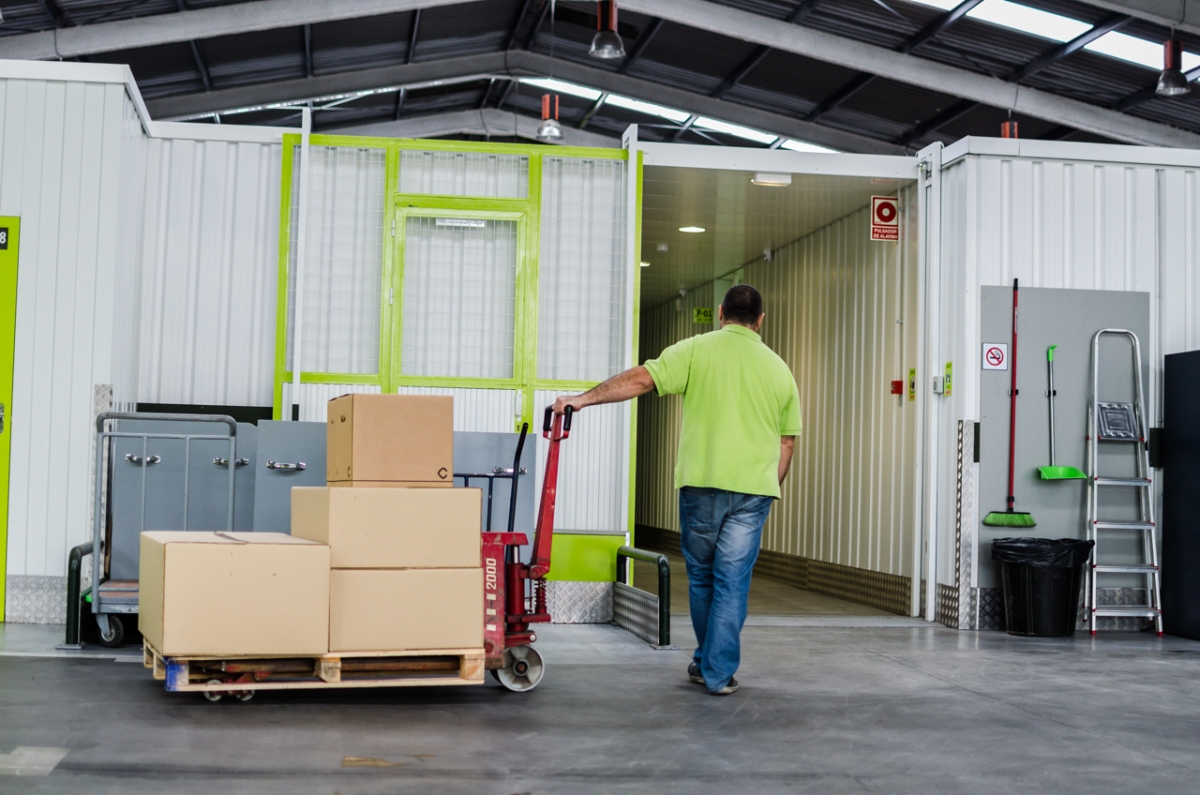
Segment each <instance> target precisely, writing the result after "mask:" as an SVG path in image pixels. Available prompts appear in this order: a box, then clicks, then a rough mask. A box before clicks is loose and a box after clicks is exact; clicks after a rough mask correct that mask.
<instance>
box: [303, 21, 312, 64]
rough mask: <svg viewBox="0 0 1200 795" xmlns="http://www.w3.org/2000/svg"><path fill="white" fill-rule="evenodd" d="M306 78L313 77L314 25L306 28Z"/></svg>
mask: <svg viewBox="0 0 1200 795" xmlns="http://www.w3.org/2000/svg"><path fill="white" fill-rule="evenodd" d="M304 76H305V77H312V76H313V57H312V25H305V26H304Z"/></svg>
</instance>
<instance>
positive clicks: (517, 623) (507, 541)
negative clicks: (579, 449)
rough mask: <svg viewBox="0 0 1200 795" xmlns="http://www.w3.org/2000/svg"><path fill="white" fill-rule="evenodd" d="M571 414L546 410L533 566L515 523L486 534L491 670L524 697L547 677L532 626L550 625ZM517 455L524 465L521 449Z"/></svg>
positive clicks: (485, 595) (486, 632) (487, 638)
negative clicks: (550, 578)
mask: <svg viewBox="0 0 1200 795" xmlns="http://www.w3.org/2000/svg"><path fill="white" fill-rule="evenodd" d="M571 414H572V409H571V408H570V407H569V406H568V407H567V410H566V413H565V414H561V415H558V414H555V413H554V410H553V408H551V407H549V406H547V407H546V417H545V421H544V422H543V423H542V436H543V437H544V438H546V439H548V440H549V442H550V449H549V450H548V451H547V454H546V476H545V478H544V479H543V480H542V499H541V504H540V506H539V507H538V514H537V525H536V527H535V528H534V532H533V550H532V552H531V553H530V558H529V563H522V562H521V559H520V549H521V547H523V546H524V545H526V544H528V543H529V539H528V537H527V536H526V534H525V533H515V532H511V521H510V532H506V533H490V532H488V533H484V534H483V585H484V589H483V602H484V604H483V607H484V633H483V638H484V641H483V645H484V651H485V653H486V658H485V659H486V663H485V664H486V667H487V668H488V670H490V671H491V672H492V676H493V677H494V678H495V679H496V681H498V682H499V683H500V684H502V685H504V686H505V687H506V688H508V689H509V690H513V691H516V692H518V693H520V692H525V691H527V690H532V689H533V688H535V687H537V686H538V683H539V682H541V681H542V675H543V674H544V673H545V665H544V664H543V662H542V655H540V654H538V652H537V650H536V649H535V648H533V646H532V644H533V642H534V641H536V640H537V633H535V632H534V631H533V629H532V628H531V626H530V625H531V624H545V623H549V621H550V613H549V611H548V610H547V609H546V580H545V577H546V574H548V573H549V571H550V550H551V543H552V541H553V536H554V501H555V496H556V494H557V490H558V444H559V442H561V441H562V440H563V439H566V438H567V437H568V436H569V435H570V433H571ZM522 441H523V440H522ZM517 455H518V461H519V460H520V459H519V456H520V452H519V448H518V453H517ZM513 486H514V488H515V486H516V480H515V479H514V480H513ZM527 583H529V584H530V586H529V587H527V585H526V584H527Z"/></svg>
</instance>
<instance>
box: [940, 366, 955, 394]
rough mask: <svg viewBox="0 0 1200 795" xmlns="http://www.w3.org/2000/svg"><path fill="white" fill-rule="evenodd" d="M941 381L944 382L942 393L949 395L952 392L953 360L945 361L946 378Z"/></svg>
mask: <svg viewBox="0 0 1200 795" xmlns="http://www.w3.org/2000/svg"><path fill="white" fill-rule="evenodd" d="M943 383H944V384H945V387H944V389H943V390H942V394H943V395H945V396H946V397H950V396H951V395H953V394H954V363H953V362H946V380H945V381H944V382H943Z"/></svg>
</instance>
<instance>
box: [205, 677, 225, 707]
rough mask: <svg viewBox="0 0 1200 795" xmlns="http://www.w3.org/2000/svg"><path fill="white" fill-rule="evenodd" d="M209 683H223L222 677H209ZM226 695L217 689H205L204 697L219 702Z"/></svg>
mask: <svg viewBox="0 0 1200 795" xmlns="http://www.w3.org/2000/svg"><path fill="white" fill-rule="evenodd" d="M207 684H210V685H219V684H223V682H222V681H221V680H220V679H209V680H208V682H207ZM224 695H225V694H224V693H219V692H217V691H216V690H205V691H204V697H205V698H206V699H208V700H209V701H211V702H213V703H214V704H215V703H217V702H218V701H220V700H221V699H222V698H223V697H224Z"/></svg>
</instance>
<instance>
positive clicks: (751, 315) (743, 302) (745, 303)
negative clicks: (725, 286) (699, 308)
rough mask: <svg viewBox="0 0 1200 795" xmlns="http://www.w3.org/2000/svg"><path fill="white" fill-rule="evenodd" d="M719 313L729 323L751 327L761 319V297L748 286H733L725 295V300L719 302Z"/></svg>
mask: <svg viewBox="0 0 1200 795" xmlns="http://www.w3.org/2000/svg"><path fill="white" fill-rule="evenodd" d="M721 312H722V313H724V315H725V320H727V321H728V322H730V323H740V324H741V325H743V326H753V325H754V324H755V323H757V322H758V319H759V318H760V317H762V313H763V300H762V295H761V294H760V293H759V292H758V290H755V289H754V288H753V287H751V286H750V285H748V284H735V285H734V286H733V287H730V288H729V292H727V293H725V300H724V301H722V302H721Z"/></svg>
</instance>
